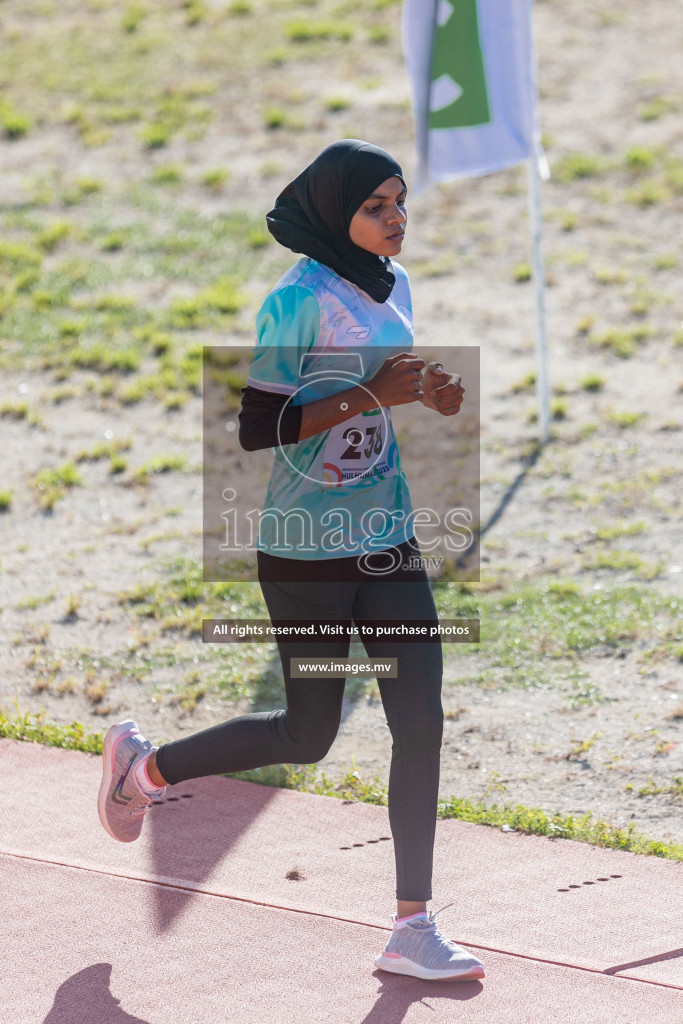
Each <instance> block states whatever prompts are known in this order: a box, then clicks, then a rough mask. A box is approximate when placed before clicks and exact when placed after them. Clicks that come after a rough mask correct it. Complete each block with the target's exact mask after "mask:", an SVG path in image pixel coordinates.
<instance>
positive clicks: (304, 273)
mask: <svg viewBox="0 0 683 1024" xmlns="http://www.w3.org/2000/svg"><path fill="white" fill-rule="evenodd" d="M267 223H268V228H269V230H270V231H271V233H272V234H273V235H274V237H275V238H276V239H277V241H278V242H280V243H281V244H282V245H284V246H286V247H287V248H289V249H292V250H293V251H294V252H297V253H303V254H304V255H303V257H302V258H301V259H300V260H299V261H298V262H297V263H296V264H295V265H294V266H293V267H292V268H291V269H290V270H289V271H288V272H287V273H286V274H285V275H284V277H283V278H282V279H281V280H280V281H279V282H278V284H277V285H276V286H275V288H274V289H273V290H272V291H271V292H270V294H269V295H268V296H267V297H266V299H265V301H264V303H263V306H262V307H261V310H260V312H259V314H258V317H257V321H256V330H257V337H258V344H257V346H256V349H255V354H254V361H253V364H252V367H251V371H250V374H249V380H248V384H247V387H246V389H245V390H244V392H243V400H242V410H241V413H240V442H241V444H242V446H243V447H244V448H245V449H246V450H247V451H254V450H257V449H260V448H267V447H272V448H274V449H275V462H274V466H273V472H272V475H271V480H270V485H269V489H268V494H267V497H266V510H265V511H268V510H270V512H271V513H274V514H270V515H263V514H262V517H261V521H260V527H259V537H258V542H257V548H258V551H257V562H258V578H259V583H260V585H261V589H262V591H263V596H264V600H265V602H266V605H267V607H268V612H269V614H270V617H271V619H272V620H273V621H276V620H308V621H311V620H318V621H320V620H325V621H326V622H332V623H337V624H339V623H346V624H348V625H350V623H351V622H352V621H353V622H355V623H356V624H360V623H363V622H368V623H370V622H377V621H378V620H384V621H386V620H392V621H394V622H410V621H415V620H419V621H420V622H421V623H422V624H425V623H429V622H434V623H436V622H437V621H438V617H437V612H436V608H435V605H434V600H433V597H432V593H431V589H430V586H429V582H428V579H427V575H426V572H425V570H424V568H423V567H422V566H421V564H420V558H419V557H417V558H416V557H415V556H416V554H417V555H418V556H419V548H418V547H417V542H416V541H415V538H414V536H413V531H412V529H411V522H412V520H411V513H412V507H411V504H410V495H409V492H408V487H407V483H406V479H405V475H404V473H403V471H402V469H401V467H400V459H399V457H398V449H397V447H396V441H395V437H394V435H393V431H392V429H391V419H390V414H389V409H390V407H391V406H392V405H404V404H407V403H410V402H417V401H420V402H421V403H422V404H423V405H424V406H426V407H427V409H430V410H432V411H434V412H437V413H440V414H441V415H444V416H449V415H454V414H456V413H457V412H458V411H459V409H460V405H461V403H462V396H463V393H464V389H463V388H462V386H461V384H460V378H459V377H458V376H457V375H456V374H450V373H446V372H444V370H443V367H442V366H441V364H438V363H436V364H430V365H429V366H428V367H426V368H425V364H424V361H423V360H421V359H419V358H418V357H416V356H414V355H411V354H410V351H409V350H410V348H411V347H412V335H413V331H412V313H411V301H410V289H409V284H408V277H407V274H406V272H405V271H404V270H403V268H402V267H401V266H400V264H398V263H396V262H394V260H393V259H392V257H394V256H396V255H398V253H399V252H400V251H401V246H402V243H403V237H404V234H405V228H406V185H405V182H404V179H403V172H402V171H401V168H400V167H399V165H398V164H397V163H396V161H395V160H394V159H393V158H392V157H391V156H390V155H389V154H388V153H387V152H386V151H385V150H382V149H379V148H378V147H376V146H373V145H370V144H369V143H366V142H361V141H359V140H356V139H347V140H344V141H341V142H336V143H333V144H332V145H331V146H328V147H327V148H326V149H324V150H323V151H322V153H320V154H319V156H318V157H317V158H316V159H315V160H314V161H313V163H311V164H310V165H309V166H308V167H307V168H306V169H305V170H304V171H303V172H302V173H301V174H300V175H299V176H298V177H297V178H296V179H295V180H294V181H293V182H292V183H291V184H290V185H288V186H287V188H286V189H285V190H284V191H283V192H282V193H281V194H280V196H279V197H278V199H277V201H276V204H275V207H274V209H273V210H271V212H270V213H269V214H268V217H267ZM339 358H341V359H342V363H341V364H340V363H339V361H338V360H339ZM335 360H337V361H336V362H335ZM339 366H343V367H344V370H343V372H342V371H341V370H339ZM423 371H424V372H423ZM354 381H357V383H354ZM288 510H291V511H294V510H295V511H296V515H295V516H294V520H295V526H296V525H297V524H298V525H301V523H302V522H304V523H305V528H302V532H301V534H300V535H299V537H298V543H297V544H292V543H291V539H292V533H291V530H290V532H289V533H288V532H287V529H288V527H289V524H287V528H285V529H284V530H281V529H280V527H281V526H282V522H283V519H282V517H283V516H284V519H285V520H286V514H287V512H288ZM297 517H298V518H297ZM295 532H296V531H295ZM411 556H412V557H411ZM364 646H365V649H366V651H367V654H368V656H369V657H371V658H377V659H379V658H384V659H386V658H387V657H395V658H396V660H397V676H396V677H395V678H379V679H378V685H379V689H380V693H381V697H382V702H383V706H384V711H385V714H386V718H387V723H388V725H389V728H390V730H391V737H392V757H391V769H390V776H389V821H390V825H391V831H392V836H393V840H394V850H395V861H396V896H397V901H398V902H397V911H396V913H395V914H392V922H393V929H392V934H391V936H390V938H389V941H388V943H387V945H386V948H385V949H384V951H383V952H382V953H381V954H380V955H379V956H378V957H377V959H376V960H375V965H376V966H377V967H380V968H382V969H384V970H387V971H393V972H394V973H399V974H410V975H413V976H415V977H419V978H424V979H442V980H446V981H455V980H471V979H474V978H483V976H484V970H483V965H482V964H481V962H480V961H479V960H477V959H476V958H475V957H473V956H472V955H471V954H470V953H468V952H467V951H466V950H464V949H463V948H462V947H460V946H458V945H456V944H455V943H454V942H452V941H450V940H448V939H447V938H446V937H445V936H444V935H443V934H442V933H441V932H440V931H439V930H438V928H437V927H436V923H435V921H434V917H435V914H433V913H428V912H427V901H428V900H430V899H431V898H432V891H431V879H432V862H433V847H434V835H435V829H436V812H437V799H438V787H439V760H440V750H441V737H442V727H443V711H442V707H441V676H442V656H441V643H440V641H439V642H438V643H435V642H423V641H414V640H411V641H410V642H402V643H396V642H395V641H389V642H387V641H382V640H367V639H366V640H365V642H364ZM278 649H279V653H280V658H281V661H282V669H283V674H284V685H285V692H286V698H287V706H286V708H285V709H284V710H277V711H271V712H261V713H254V714H249V715H242V716H240V717H237V718H233V719H231V720H229V721H227V722H223V723H221V724H220V725H216V726H213V727H212V728H209V729H205V730H203V731H202V732H199V733H196V734H194V735H192V736H188V737H184V738H183V739H179V740H175V741H173V742H170V743H165V744H163V745H162V746H161V747H159V748H156V747H153V746H152V744H151V743H150V741H149V740H146V739H145V738H144V737H143V736H142V735H141V734H140V732H139V730H138V728H137V725H136V723H135V722H133V721H125V722H121V723H120V724H119V725H116V726H112V728H111V729H110V730H109V731H108V733H107V735H106V737H105V740H104V747H103V778H102V784H101V786H100V792H99V798H98V810H99V815H100V820H101V822H102V825H103V826H104V828H105V829H106V831H107V832H108V833H109V835H111V836H112V837H113V838H114V839H117V840H119V841H120V842H132V841H133V840H135V839H137V837H138V836H139V835H140V832H141V830H142V824H143V818H144V815H145V812H146V810H147V807H148V806H149V805H150V804H151V803H152V801H153V800H154V799H158V798H159V796H160V794H161V793H163V791H164V787H165V786H167V785H175V784H176V783H179V782H182V781H185V780H187V779H194V778H198V777H200V776H205V775H218V774H229V773H232V772H237V771H244V770H246V769H249V768H256V767H259V766H263V765H269V764H310V763H314V762H317V761H319V760H320V759H321V758H323V757H324V756H325V755H326V754H327V752H328V750H329V749H330V746H331V745H332V743H333V741H334V738H335V736H336V734H337V729H338V726H339V722H340V718H341V710H342V699H343V695H344V683H345V681H344V679H340V678H334V677H329V676H322V675H321V676H320V677H318V678H310V677H309V678H296V677H295V678H293V677H292V674H291V671H290V668H291V660H292V659H296V658H298V659H304V658H305V659H306V660H309V661H315V660H317V659H320V658H322V657H334V658H335V659H339V658H341V659H345V658H346V657H347V655H348V651H349V639H348V637H346V638H344V637H342V636H340V637H339V638H336V637H335V639H334V641H333V642H330V641H329V640H328V641H315V640H302V641H291V640H289V639H288V640H287V641H282V642H279V643H278Z"/></svg>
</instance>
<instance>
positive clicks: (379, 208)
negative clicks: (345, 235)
mask: <svg viewBox="0 0 683 1024" xmlns="http://www.w3.org/2000/svg"><path fill="white" fill-rule="evenodd" d="M406 219H407V214H406V187H405V185H404V184H403V182H402V181H401V179H400V178H398V177H393V178H387V180H386V181H383V182H382V184H381V185H378V186H377V188H376V189H375V191H374V192H373V193H372V195H370V196H368V198H367V199H366V200H365V202H364V203H363V205H362V206H361V207H360V208H359V209H358V210H356V212H355V213H354V215H353V217H352V219H351V223H350V224H349V236H350V238H351V241H352V242H355V244H356V245H358V246H360V248H361V249H367V251H368V252H372V253H374V254H375V256H397V255H398V254H399V253H400V251H401V246H402V244H403V235H404V233H405V229H406Z"/></svg>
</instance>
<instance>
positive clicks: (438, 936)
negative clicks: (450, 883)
mask: <svg viewBox="0 0 683 1024" xmlns="http://www.w3.org/2000/svg"><path fill="white" fill-rule="evenodd" d="M453 906H455V901H453V903H447V904H446V905H445V906H444V907H439V909H438V910H435V911H434V912H433V913H430V914H429V917H428V921H429V924H428V925H425V926H423V927H424V928H425V930H426V929H427V928H431V929H433V931H434V938H435V939H437V940H438V941H439V942H440V943H441V944H442V945H444V946H448V947H449V948H451V947H452V946H453V945H454V944H455V943H454V941H453V939H449V938H448V937H447V936H446V935H444V934H443V932H442V931H440V930H439V928H438V927H437V925H436V921H435V920H434V918H435V917H436V915H437V914H440V913H441V911H442V910H448V908H449V907H453Z"/></svg>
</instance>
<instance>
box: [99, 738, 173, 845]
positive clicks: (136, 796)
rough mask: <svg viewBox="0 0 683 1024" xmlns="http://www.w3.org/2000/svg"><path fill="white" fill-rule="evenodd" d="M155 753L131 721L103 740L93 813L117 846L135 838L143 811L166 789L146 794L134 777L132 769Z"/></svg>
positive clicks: (140, 829) (141, 821)
mask: <svg viewBox="0 0 683 1024" xmlns="http://www.w3.org/2000/svg"><path fill="white" fill-rule="evenodd" d="M155 749H156V748H155V747H153V746H152V744H151V743H150V741H149V740H146V739H145V737H144V736H141V735H140V732H139V730H138V727H137V725H136V724H135V722H131V721H127V722H119V724H118V725H113V726H112V727H111V729H110V730H109V732H108V733H107V735H106V736H105V738H104V743H103V745H102V783H101V785H100V792H99V796H98V798H97V810H98V812H99V815H100V821H101V822H102V826H103V828H104V829H105V831H106V832H108V833H109V835H110V836H111V837H112V839H117V840H118V841H119V842H120V843H132V842H133V841H134V840H135V839H137V838H138V836H139V835H140V832H141V831H142V823H143V820H144V817H145V814H146V812H147V808H148V807H149V805H150V804H151V803H153V802H154V801H155V800H157V799H159V797H160V796H161V794H162V793H163V792H164V789H165V788H166V787H165V786H162V787H160V788H157V789H156V790H155V791H153V792H151V793H147V792H145V791H144V790H143V789H142V788H141V786H140V784H139V783H138V780H137V777H136V775H137V773H136V771H135V769H136V768H137V767H138V765H139V764H140V761H141V760H142V758H144V757H146V756H147V754H151V752H152V751H153V750H155Z"/></svg>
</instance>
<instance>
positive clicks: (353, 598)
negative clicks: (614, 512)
mask: <svg viewBox="0 0 683 1024" xmlns="http://www.w3.org/2000/svg"><path fill="white" fill-rule="evenodd" d="M413 545H414V541H413ZM398 550H399V551H400V552H401V556H402V564H401V565H399V566H398V567H397V568H396V570H395V571H394V572H392V573H390V574H387V576H385V577H381V578H376V579H375V578H371V579H368V577H367V576H365V575H363V574H361V573H359V572H358V570H357V567H356V559H355V558H344V559H333V560H327V559H326V560H324V561H323V560H319V561H316V562H312V563H311V570H312V571H311V576H312V577H315V576H317V577H318V578H317V579H316V578H311V579H310V580H306V581H298V582H291V581H289V582H288V581H287V580H288V576H287V563H289V562H290V561H291V560H290V559H285V558H275V557H273V556H271V555H266V554H263V553H262V552H259V553H258V566H259V582H260V584H261V589H262V591H263V596H264V599H265V602H266V605H267V607H268V612H269V614H270V617H271V619H303V620H306V619H318V620H321V619H325V620H330V621H335V622H340V621H346V622H350V621H351V620H352V619H353V621H354V622H356V623H359V622H361V621H364V620H378V619H394V620H402V621H405V620H411V619H420V620H422V621H423V622H425V623H427V622H436V621H437V612H436V607H435V605H434V599H433V597H432V592H431V589H430V586H429V583H428V580H427V575H426V573H425V572H424V570H423V569H422V568H418V569H415V568H406V569H403V565H406V564H407V559H408V557H409V556H410V555H411V554H413V555H414V554H415V550H416V548H415V547H414V546H413V547H412V548H411V547H409V546H408V545H401V547H400V548H399V549H398ZM331 561H332V562H334V563H335V565H334V569H335V572H331V571H330V570H331V568H332V565H331ZM342 563H344V564H342ZM296 568H297V569H298V570H300V569H301V563H300V562H299V563H298V565H297V566H296ZM323 574H324V575H323ZM300 575H301V573H300V572H299V576H300ZM294 578H295V579H296V578H297V576H296V575H295V576H294ZM364 647H365V650H366V652H367V654H368V657H371V658H387V657H395V658H397V659H398V678H395V679H391V678H386V679H380V680H378V684H379V690H380V694H381V696H382V704H383V706H384V712H385V715H386V718H387V723H388V725H389V729H390V730H391V737H392V753H391V771H390V774H389V823H390V825H391V832H392V835H393V839H394V851H395V856H396V896H397V898H398V899H400V900H415V901H418V900H429V899H431V897H432V890H431V879H432V861H433V851H434V833H435V829H436V810H437V800H438V791H439V761H440V751H441V737H442V731H443V710H442V707H441V676H442V668H443V665H442V655H441V644H440V643H434V642H422V641H410V642H402V643H397V642H396V641H394V640H387V641H380V640H373V641H369V640H368V641H367V642H365V643H364ZM278 650H279V653H280V658H281V661H282V669H283V673H284V682H285V692H286V695H287V708H286V710H278V711H265V712H259V713H255V714H250V715H241V716H239V717H237V718H233V719H230V721H227V722H222V723H221V724H220V725H215V726H212V727H211V728H209V729H205V730H203V731H202V732H199V733H195V734H194V735H193V736H187V737H184V738H183V739H179V740H174V741H173V742H171V743H165V744H164V745H163V746H162V747H160V748H159V750H158V752H157V758H156V762H157V768H158V769H159V771H160V772H161V774H162V776H163V777H164V779H165V780H166V781H167V782H168V783H169V784H171V785H175V784H176V783H178V782H182V781H184V780H186V779H194V778H198V777H200V776H204V775H220V774H229V773H231V772H237V771H245V770H247V769H249V768H259V767H261V766H263V765H268V764H310V763H313V762H316V761H319V760H321V758H323V757H325V755H326V754H327V752H328V751H329V749H330V747H331V746H332V743H333V741H334V738H335V736H336V735H337V729H338V728H339V722H340V719H341V711H342V699H343V696H344V680H343V679H330V678H318V679H311V678H306V679H292V678H291V675H290V670H289V669H290V658H307V659H309V658H310V659H316V658H324V657H334V658H346V657H347V655H348V651H349V640H348V637H347V638H341V637H340V638H339V640H338V641H337V640H335V641H334V642H329V641H318V642H316V641H310V640H309V641H306V640H297V641H293V642H278Z"/></svg>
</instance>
